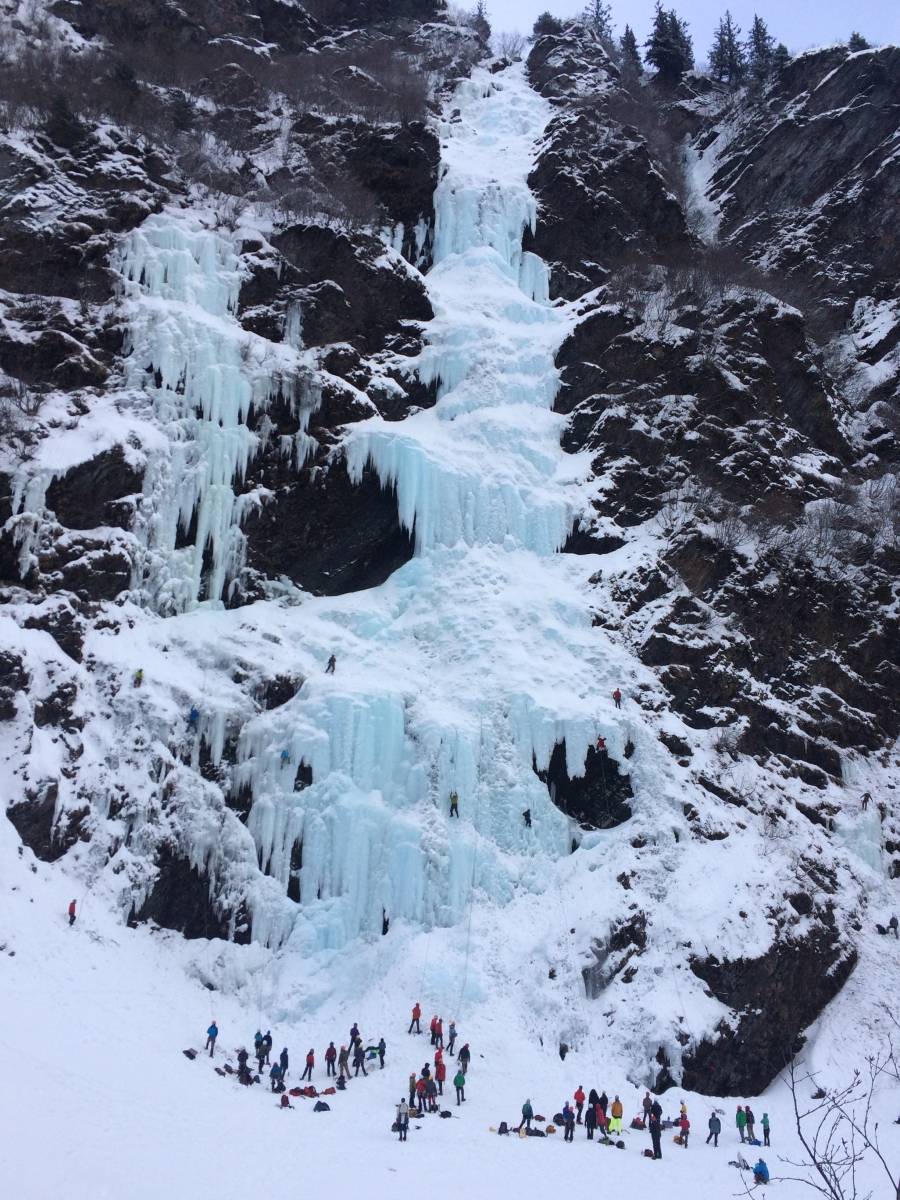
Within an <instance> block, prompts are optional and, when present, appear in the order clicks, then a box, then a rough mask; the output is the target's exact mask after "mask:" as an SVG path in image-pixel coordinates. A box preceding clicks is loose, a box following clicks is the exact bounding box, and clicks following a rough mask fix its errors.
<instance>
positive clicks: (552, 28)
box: [531, 12, 563, 41]
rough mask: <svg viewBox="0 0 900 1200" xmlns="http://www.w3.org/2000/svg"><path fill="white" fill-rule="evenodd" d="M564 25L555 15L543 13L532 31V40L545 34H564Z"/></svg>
mask: <svg viewBox="0 0 900 1200" xmlns="http://www.w3.org/2000/svg"><path fill="white" fill-rule="evenodd" d="M562 31H563V23H562V21H560V19H559V18H558V17H554V15H553V13H550V12H542V13H541V15H540V16H539V17H538V19H537V20H536V21H535V23H534V28H533V29H532V31H531V40H532V41H534V40H535V39H536V38H539V37H543V36H544V34H545V33H562Z"/></svg>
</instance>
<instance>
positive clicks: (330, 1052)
mask: <svg viewBox="0 0 900 1200" xmlns="http://www.w3.org/2000/svg"><path fill="white" fill-rule="evenodd" d="M336 1058H337V1050H335V1048H334V1042H329V1043H328V1049H327V1050H326V1051H325V1075H326V1077H327V1076H329V1075H336V1074H337V1072H336V1071H335V1069H334V1060H335V1059H336Z"/></svg>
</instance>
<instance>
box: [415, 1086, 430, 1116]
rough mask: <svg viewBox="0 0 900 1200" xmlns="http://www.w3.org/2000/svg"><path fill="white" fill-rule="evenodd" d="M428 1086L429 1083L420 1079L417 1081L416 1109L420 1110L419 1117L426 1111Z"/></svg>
mask: <svg viewBox="0 0 900 1200" xmlns="http://www.w3.org/2000/svg"><path fill="white" fill-rule="evenodd" d="M427 1086H428V1084H427V1081H426V1080H425V1079H424V1078H422V1077H420V1078H419V1079H417V1080H416V1107H417V1108H418V1110H419V1116H420V1117H421V1115H422V1113H424V1111H425V1088H426V1087H427Z"/></svg>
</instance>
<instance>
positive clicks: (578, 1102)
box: [575, 1083, 584, 1125]
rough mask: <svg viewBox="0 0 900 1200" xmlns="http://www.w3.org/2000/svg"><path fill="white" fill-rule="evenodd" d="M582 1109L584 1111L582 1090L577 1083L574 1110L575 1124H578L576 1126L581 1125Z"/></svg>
mask: <svg viewBox="0 0 900 1200" xmlns="http://www.w3.org/2000/svg"><path fill="white" fill-rule="evenodd" d="M583 1109H584V1089H583V1088H582V1086H581V1084H580V1083H579V1085H578V1090H577V1091H576V1092H575V1110H576V1112H577V1114H578V1115H577V1116H576V1118H575V1121H576V1124H578V1125H580V1124H581V1113H582V1110H583Z"/></svg>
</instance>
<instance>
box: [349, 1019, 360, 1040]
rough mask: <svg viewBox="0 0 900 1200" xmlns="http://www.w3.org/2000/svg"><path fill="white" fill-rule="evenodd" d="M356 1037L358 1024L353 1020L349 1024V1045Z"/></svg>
mask: <svg viewBox="0 0 900 1200" xmlns="http://www.w3.org/2000/svg"><path fill="white" fill-rule="evenodd" d="M358 1037H359V1026H358V1025H357V1023H356V1022H355V1021H354V1022H353V1024H352V1025H351V1026H350V1045H351V1046H352V1045H353V1043H354V1042H355V1041H356V1039H357V1038H358Z"/></svg>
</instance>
